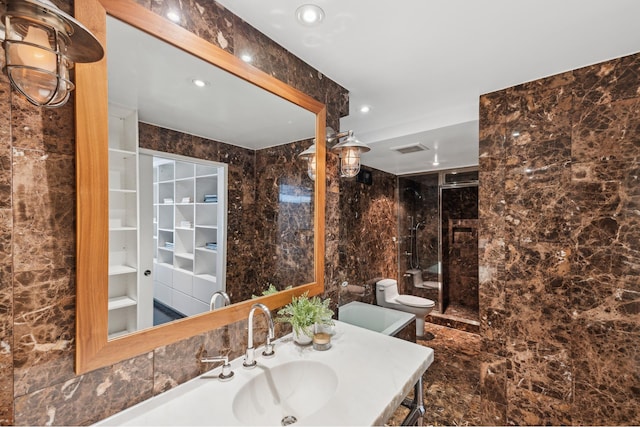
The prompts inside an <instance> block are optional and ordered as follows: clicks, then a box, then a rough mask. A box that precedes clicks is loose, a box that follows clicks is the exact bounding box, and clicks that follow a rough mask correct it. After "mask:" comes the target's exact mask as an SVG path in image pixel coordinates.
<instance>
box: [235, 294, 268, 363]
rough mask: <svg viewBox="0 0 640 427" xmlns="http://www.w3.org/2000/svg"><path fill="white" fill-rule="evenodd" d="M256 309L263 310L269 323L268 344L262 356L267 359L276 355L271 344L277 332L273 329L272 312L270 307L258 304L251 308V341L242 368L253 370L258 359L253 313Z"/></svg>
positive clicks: (248, 343)
mask: <svg viewBox="0 0 640 427" xmlns="http://www.w3.org/2000/svg"><path fill="white" fill-rule="evenodd" d="M256 309H260V310H262V312H263V313H264V315H265V316H267V321H268V323H269V333H268V335H267V343H266V344H265V346H264V351H263V352H262V355H263V356H265V357H270V356H273V355H274V354H275V352H274V350H273V347H274V344H273V343H272V342H271V340H273V339H274V338H275V332H274V328H273V319H272V318H271V311H269V307H267V306H266V305H264V304H260V303H256V304H253V305H252V306H251V311H249V321H248V322H249V340H248V342H247V352H246V354H245V356H244V362H242V366H244V367H245V368H253V367H255V366H256V357H255V349H254V348H253V313H254V312H255V311H256Z"/></svg>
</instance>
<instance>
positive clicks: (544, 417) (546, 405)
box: [506, 389, 573, 425]
mask: <svg viewBox="0 0 640 427" xmlns="http://www.w3.org/2000/svg"><path fill="white" fill-rule="evenodd" d="M570 408H571V405H570V404H569V403H567V402H566V401H564V400H559V399H554V398H553V397H549V396H545V395H542V394H539V393H534V392H532V391H529V390H525V389H516V390H514V391H513V392H511V393H510V396H509V403H508V404H507V422H506V424H507V425H573V420H572V418H571V415H570Z"/></svg>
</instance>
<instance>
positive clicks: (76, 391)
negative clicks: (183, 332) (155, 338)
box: [15, 353, 153, 425]
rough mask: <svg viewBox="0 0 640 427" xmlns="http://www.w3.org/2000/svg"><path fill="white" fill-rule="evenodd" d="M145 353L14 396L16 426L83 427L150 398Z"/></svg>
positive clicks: (150, 380)
mask: <svg viewBox="0 0 640 427" xmlns="http://www.w3.org/2000/svg"><path fill="white" fill-rule="evenodd" d="M152 371H153V355H152V353H148V354H145V355H142V356H139V357H136V358H133V359H129V360H126V361H124V362H120V363H117V364H115V365H112V366H109V367H107V368H103V369H99V370H97V371H92V372H90V373H88V374H86V375H81V376H78V377H73V378H71V379H69V380H67V381H64V382H61V383H56V384H53V385H50V386H47V387H44V388H42V389H40V390H38V391H37V392H35V393H31V394H27V395H24V396H18V397H16V417H15V422H16V424H18V425H86V424H90V423H93V422H96V421H99V420H101V419H103V418H106V417H108V416H110V415H113V414H115V413H117V412H120V411H122V410H123V409H126V408H128V407H130V406H133V405H135V404H136V403H139V402H141V401H143V400H145V399H148V398H150V397H151V396H152V388H153V375H152Z"/></svg>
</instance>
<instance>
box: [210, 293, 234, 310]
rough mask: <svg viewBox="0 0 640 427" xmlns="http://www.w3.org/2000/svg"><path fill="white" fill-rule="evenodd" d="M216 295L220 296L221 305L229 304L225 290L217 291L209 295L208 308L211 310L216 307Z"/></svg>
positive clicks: (229, 300)
mask: <svg viewBox="0 0 640 427" xmlns="http://www.w3.org/2000/svg"><path fill="white" fill-rule="evenodd" d="M218 297H221V298H222V307H224V306H225V305H231V299H230V298H229V295H228V294H227V293H226V292H225V291H217V292H214V293H213V295H211V301H210V302H209V310H213V309H214V308H216V301H217V300H218Z"/></svg>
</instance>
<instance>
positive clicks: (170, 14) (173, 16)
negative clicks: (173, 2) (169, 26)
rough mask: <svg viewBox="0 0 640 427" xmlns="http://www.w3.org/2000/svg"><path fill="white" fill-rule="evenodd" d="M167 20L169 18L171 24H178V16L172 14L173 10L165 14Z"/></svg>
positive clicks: (174, 13)
mask: <svg viewBox="0 0 640 427" xmlns="http://www.w3.org/2000/svg"><path fill="white" fill-rule="evenodd" d="M167 18H169V19H170V20H172V21H173V22H180V14H178V13H177V12H174V11H173V10H172V11H171V12H168V13H167Z"/></svg>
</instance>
